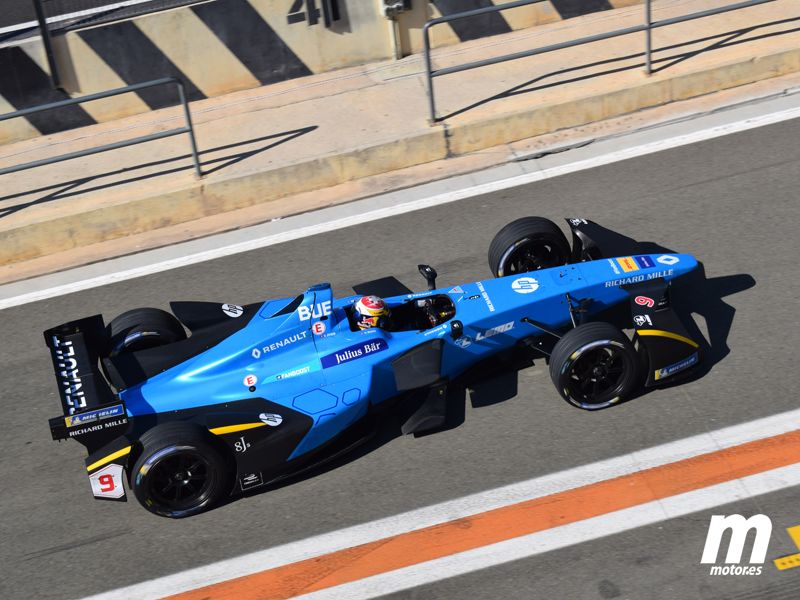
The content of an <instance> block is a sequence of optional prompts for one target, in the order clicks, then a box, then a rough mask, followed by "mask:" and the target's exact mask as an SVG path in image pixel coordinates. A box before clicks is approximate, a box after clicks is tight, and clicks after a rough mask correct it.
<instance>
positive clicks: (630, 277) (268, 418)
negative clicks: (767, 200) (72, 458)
mask: <svg viewBox="0 0 800 600" xmlns="http://www.w3.org/2000/svg"><path fill="white" fill-rule="evenodd" d="M568 223H569V226H570V228H571V231H572V238H573V239H572V247H571V246H570V243H569V242H568V241H567V239H566V237H565V236H564V234H563V233H562V231H561V230H560V229H559V227H558V226H557V225H556V224H554V223H553V222H552V221H548V220H546V219H543V218H538V217H526V218H523V219H519V220H517V221H514V222H512V223H510V224H509V225H507V226H506V227H504V228H503V229H502V230H500V232H498V234H497V235H496V236H495V238H494V240H493V241H492V243H491V246H490V248H489V265H490V268H491V270H492V272H493V274H494V276H495V278H494V279H489V280H485V281H477V282H471V283H463V284H461V285H456V286H452V287H447V288H441V289H437V288H436V284H435V280H436V272H435V270H434V269H433V268H431V267H430V266H427V265H420V267H419V268H420V273H421V274H422V275H423V277H424V278H425V279H426V280H427V284H428V285H427V288H428V289H427V290H426V291H423V292H419V293H413V292H412V291H411V290H409V289H408V288H406V287H405V286H404V285H403V284H401V283H400V282H399V281H397V280H396V279H394V278H393V277H386V278H383V279H379V280H376V281H370V282H366V283H364V284H359V285H357V286H354V291H355V292H356V295H350V296H347V297H344V298H340V299H335V298H334V297H333V292H332V290H331V286H330V285H329V284H327V283H321V284H318V285H314V286H312V287H310V288H308V289H307V290H305V291H304V292H302V293H300V294H298V295H297V296H296V297H294V298H280V299H275V300H268V301H266V302H262V303H258V304H251V305H246V306H240V305H236V304H217V303H208V302H173V303H171V305H170V307H171V310H172V313H168V312H165V311H163V310H158V309H154V308H142V309H137V310H132V311H129V312H126V313H124V314H122V315H121V316H119V317H117V318H115V319H113V320H112V321H111V322H110V323H109V324H108V325H107V326H106V324H105V323H104V320H103V318H102V316H100V315H95V316H92V317H88V318H85V319H80V320H77V321H73V322H70V323H65V324H63V325H60V326H58V327H54V328H52V329H49V330H48V331H46V332H44V337H45V341H46V344H47V346H48V347H49V348H50V351H51V355H52V360H53V365H54V369H55V374H56V379H57V382H58V387H59V392H60V399H61V403H62V409H63V415H62V416H59V417H56V418H53V419H50V429H51V432H52V436H53V439H56V440H62V439H70V438H72V439H75V440H77V441H78V442H80V443H81V444H83V445H84V446H85V447H86V449H87V451H88V453H89V456H88V458H87V459H86V469H87V473H88V476H89V480H90V483H91V488H92V492H93V495H94V496H95V497H96V498H100V499H108V500H124V499H125V485H126V483H127V486H128V487H129V488H130V489H132V491H133V493H134V495H135V496H136V498H137V499H138V500H139V501H140V502H141V504H142V505H143V506H144V507H145V508H146V509H147V510H149V511H151V512H153V513H156V514H158V515H163V516H167V517H173V518H178V517H185V516H189V515H193V514H196V513H198V512H201V511H203V510H206V509H208V508H210V507H211V506H213V505H215V504H216V503H218V502H220V501H221V500H223V499H225V498H227V497H230V496H234V495H237V494H242V493H244V492H247V491H249V490H252V489H254V488H258V487H260V486H265V485H268V484H271V483H274V482H276V481H279V480H281V479H284V478H287V477H289V476H292V475H296V474H297V473H298V472H300V471H302V470H304V469H308V468H310V465H315V464H319V462H320V461H323V460H325V458H326V457H330V456H332V455H336V454H337V453H338V452H342V451H344V450H346V449H347V448H349V447H350V445H348V444H344V445H343V444H342V440H348V439H349V437H348V436H350V435H352V433H353V432H354V431H359V428H360V427H361V426H362V425H363V424H364V423H365V422H366V420H367V418H368V417H372V416H374V415H382V414H385V413H384V412H382V411H384V410H388V409H387V407H395V408H398V410H400V409H404V410H405V412H403V411H402V410H401V411H400V413H401V414H403V415H404V417H403V418H404V420H403V421H402V432H403V433H414V434H421V433H424V432H430V431H432V430H436V429H437V428H441V427H442V425H443V423H444V422H445V418H446V414H445V413H446V403H445V395H446V390H447V388H448V386H449V385H453V384H454V382H456V381H458V379H459V377H461V376H462V375H464V374H465V373H467V372H468V371H471V370H473V367H475V366H476V365H480V364H481V363H482V362H483V361H486V360H489V359H491V358H492V357H495V358H496V357H497V356H499V355H501V354H502V353H504V352H506V351H509V350H513V349H517V348H525V349H528V350H531V349H532V350H533V351H535V352H537V353H538V354H539V355H541V356H542V357H544V358H546V360H548V361H549V369H550V375H551V378H552V380H553V383H554V384H555V387H556V389H557V391H558V393H559V394H560V395H561V396H562V397H563V398H564V399H565V400H566V401H568V402H569V403H570V404H572V405H574V406H576V407H578V408H582V409H587V410H596V409H601V408H606V407H609V406H612V405H614V404H616V403H618V402H620V401H621V400H622V399H624V398H626V397H627V396H629V395H631V394H632V393H633V392H634V391H635V390H636V389H637V388H640V387H641V386H642V385H644V386H653V385H658V384H660V383H662V382H664V381H668V382H669V381H672V379H673V378H674V376H675V374H677V373H679V372H683V371H686V370H687V369H689V368H690V367H693V366H694V365H696V364H697V363H698V362H699V360H700V353H699V345H698V343H697V342H696V341H694V340H693V339H691V338H690V337H689V334H688V333H687V332H686V329H685V328H684V326H683V325H682V323H681V321H680V319H679V318H678V317H677V316H676V314H675V313H674V312H673V310H672V308H671V306H670V294H669V289H670V282H671V281H672V280H673V279H674V278H676V277H679V276H681V275H684V274H686V273H688V272H689V271H691V270H692V269H694V268H695V267H696V266H697V261H696V260H695V259H694V258H693V257H692V256H690V255H687V254H663V253H662V254H635V253H634V254H632V255H630V256H619V255H611V256H609V255H608V250H607V249H604V245H605V244H604V240H603V231H607V230H604V229H603V228H602V227H600V226H598V225H597V224H595V223H592V222H590V221H586V220H584V219H568ZM366 294H377V295H381V296H384V297H385V299H386V302H387V304H388V305H389V307H390V310H391V317H390V319H389V321H388V323H387V324H386V326H385V327H383V328H369V329H360V328H359V327H357V324H356V322H355V320H354V315H353V307H354V305H355V303H356V301H357V300H358V299H359V298H360V297H361V296H362V295H366ZM623 303H627V305H629V306H630V309H631V311H630V312H631V322H630V326H629V327H628V329H632V330H633V334H632V339H631V337H629V336H628V335H627V334H626V333H624V332H623V331H622V330H621V329H619V328H617V327H615V326H614V325H612V324H611V323H609V322H607V321H604V320H598V316H599V315H602V314H604V311H605V310H606V309H607V308H609V307H611V306H612V305H619V304H623ZM186 329H188V330H189V332H190V335H188V336H187V334H186ZM409 406H411V407H412V410H408V407H409ZM356 437H358V436H356Z"/></svg>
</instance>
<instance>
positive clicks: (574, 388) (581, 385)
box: [550, 323, 641, 410]
mask: <svg viewBox="0 0 800 600" xmlns="http://www.w3.org/2000/svg"><path fill="white" fill-rule="evenodd" d="M640 372H641V366H640V362H639V357H638V354H637V353H636V349H635V348H634V347H633V344H632V343H631V341H630V340H629V339H628V338H627V336H626V335H625V334H624V333H622V332H621V331H620V330H619V329H617V328H616V327H614V326H613V325H610V324H608V323H586V324H584V325H579V326H578V327H576V328H575V329H573V330H572V331H570V332H568V333H567V334H566V335H564V337H562V338H561V339H560V340H558V342H557V343H556V345H555V347H554V348H553V353H552V355H551V356H550V377H551V378H552V380H553V384H554V385H555V386H556V389H557V390H558V392H559V393H560V394H561V396H562V397H563V398H564V399H565V400H566V401H567V402H569V403H570V404H572V405H573V406H577V407H578V408H583V409H585V410H599V409H601V408H607V407H609V406H611V405H613V404H616V403H617V402H619V401H620V400H622V399H624V398H625V397H626V396H627V395H628V394H630V393H631V392H632V391H633V389H634V388H635V387H636V385H637V384H638V383H639V375H640Z"/></svg>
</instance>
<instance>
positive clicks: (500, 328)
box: [475, 321, 514, 342]
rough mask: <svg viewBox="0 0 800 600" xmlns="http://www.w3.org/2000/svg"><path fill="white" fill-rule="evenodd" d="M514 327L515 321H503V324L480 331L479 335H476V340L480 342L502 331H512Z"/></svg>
mask: <svg viewBox="0 0 800 600" xmlns="http://www.w3.org/2000/svg"><path fill="white" fill-rule="evenodd" d="M512 329H514V321H511V322H510V323H503V324H502V325H498V326H497V327H492V328H491V329H487V330H486V331H479V332H478V335H476V336H475V341H476V342H480V341H481V340H485V339H486V338H490V337H492V336H495V335H500V334H501V333H505V332H507V331H511V330H512Z"/></svg>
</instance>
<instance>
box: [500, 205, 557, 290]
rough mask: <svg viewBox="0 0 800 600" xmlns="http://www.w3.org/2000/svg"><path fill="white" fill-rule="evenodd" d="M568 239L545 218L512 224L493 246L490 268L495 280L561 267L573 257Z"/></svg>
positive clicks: (523, 220) (520, 220) (501, 231)
mask: <svg viewBox="0 0 800 600" xmlns="http://www.w3.org/2000/svg"><path fill="white" fill-rule="evenodd" d="M570 253H571V250H570V246H569V242H568V241H567V238H566V237H564V234H563V233H562V232H561V229H559V228H558V225H556V224H555V223H553V222H552V221H550V220H549V219H544V218H542V217H523V218H522V219H517V220H516V221H512V222H511V223H509V224H508V225H506V226H505V227H503V228H502V229H501V230H500V231H498V232H497V235H496V236H494V239H493V240H492V243H491V244H489V268H490V269H491V270H492V274H493V275H494V276H495V277H506V276H508V275H516V274H519V273H529V272H531V271H538V270H540V269H549V268H551V267H560V266H561V265H565V264H567V262H568V261H569V257H570Z"/></svg>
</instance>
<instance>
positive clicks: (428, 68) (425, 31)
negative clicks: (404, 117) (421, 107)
mask: <svg viewBox="0 0 800 600" xmlns="http://www.w3.org/2000/svg"><path fill="white" fill-rule="evenodd" d="M433 24H434V23H433V22H428V23H425V25H423V27H422V41H423V44H424V50H423V52H424V53H425V76H426V79H427V81H428V107H429V109H430V119H429V122H428V124H429V125H435V124H436V103H435V101H434V99H433V74H432V71H433V66H432V65H431V38H430V33H429V30H430V27H431V25H433Z"/></svg>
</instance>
